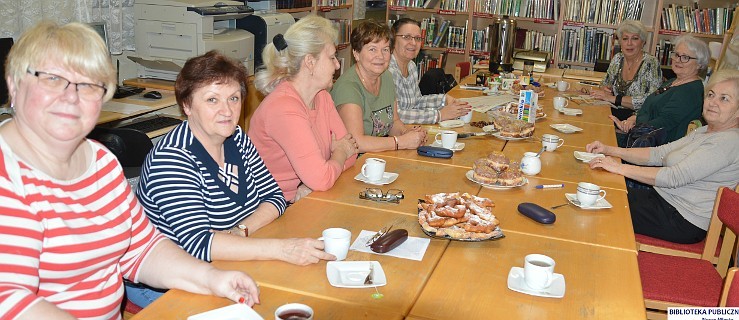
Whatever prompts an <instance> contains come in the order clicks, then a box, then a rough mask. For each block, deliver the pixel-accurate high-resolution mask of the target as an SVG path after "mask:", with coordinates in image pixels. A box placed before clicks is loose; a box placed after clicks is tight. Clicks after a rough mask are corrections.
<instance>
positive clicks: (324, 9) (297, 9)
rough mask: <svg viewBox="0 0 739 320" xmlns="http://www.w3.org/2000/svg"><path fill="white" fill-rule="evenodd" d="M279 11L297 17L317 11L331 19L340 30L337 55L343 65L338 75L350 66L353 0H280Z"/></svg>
mask: <svg viewBox="0 0 739 320" xmlns="http://www.w3.org/2000/svg"><path fill="white" fill-rule="evenodd" d="M277 12H282V13H289V14H291V15H292V16H293V17H294V18H295V19H300V18H302V17H305V16H307V15H309V14H313V13H315V14H317V15H320V16H322V17H324V18H326V19H329V20H331V21H332V22H333V23H334V27H335V28H336V29H337V30H338V31H339V45H338V46H337V55H338V57H339V60H340V61H341V65H342V68H341V70H340V72H337V74H336V77H338V76H339V75H340V74H341V73H342V72H343V70H344V67H345V66H346V67H348V66H349V64H350V61H351V48H350V46H349V35H350V33H351V30H352V20H354V6H353V0H278V1H277Z"/></svg>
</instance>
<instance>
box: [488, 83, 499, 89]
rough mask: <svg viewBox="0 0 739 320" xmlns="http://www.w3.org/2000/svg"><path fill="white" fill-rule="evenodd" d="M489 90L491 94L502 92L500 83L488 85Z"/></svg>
mask: <svg viewBox="0 0 739 320" xmlns="http://www.w3.org/2000/svg"><path fill="white" fill-rule="evenodd" d="M488 89H489V90H490V92H498V90H500V82H497V81H493V82H490V83H488Z"/></svg>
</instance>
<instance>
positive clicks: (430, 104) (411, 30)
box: [390, 18, 472, 124]
mask: <svg viewBox="0 0 739 320" xmlns="http://www.w3.org/2000/svg"><path fill="white" fill-rule="evenodd" d="M391 31H392V34H393V38H392V40H391V42H392V45H391V46H392V49H393V54H392V56H391V58H390V73H391V74H392V75H393V80H395V93H396V94H397V99H398V114H399V115H400V120H403V122H405V123H414V124H415V123H418V124H430V123H437V122H439V121H443V120H449V119H456V118H459V117H461V116H463V115H466V114H467V113H469V112H472V110H471V106H470V105H469V104H468V103H467V102H463V101H461V100H457V99H455V98H454V97H452V96H450V95H447V94H430V95H425V96H422V95H421V89H419V87H418V69H417V67H416V63H415V62H413V59H415V58H416V56H418V52H419V51H421V45H423V37H422V36H421V24H420V23H419V22H418V21H416V20H413V19H409V18H401V19H398V21H395V23H394V24H393V27H392V28H391Z"/></svg>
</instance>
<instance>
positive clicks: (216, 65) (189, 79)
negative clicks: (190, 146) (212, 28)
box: [174, 50, 248, 107]
mask: <svg viewBox="0 0 739 320" xmlns="http://www.w3.org/2000/svg"><path fill="white" fill-rule="evenodd" d="M247 76H248V74H247V71H246V68H244V65H243V64H242V63H240V62H238V61H236V60H234V59H231V58H229V57H227V56H225V55H223V54H222V53H220V52H218V51H216V50H211V51H208V52H207V53H206V54H204V55H202V56H197V57H193V58H190V59H189V60H187V62H185V66H184V67H182V70H180V74H178V75H177V80H176V81H175V84H174V95H175V98H177V104H179V105H180V106H181V107H185V106H189V105H190V104H191V103H192V94H193V92H195V90H198V89H200V88H202V87H204V86H207V85H209V84H211V83H214V82H219V83H227V82H230V81H234V82H236V83H238V84H239V86H241V99H245V98H246V77H247Z"/></svg>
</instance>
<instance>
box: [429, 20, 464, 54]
mask: <svg viewBox="0 0 739 320" xmlns="http://www.w3.org/2000/svg"><path fill="white" fill-rule="evenodd" d="M467 24H468V22H467V21H465V24H464V27H459V26H452V21H451V20H445V19H441V18H439V19H437V18H436V17H430V18H424V19H423V20H421V35H422V36H423V38H424V39H425V40H424V43H423V44H424V45H425V46H427V47H440V46H441V45H442V44H446V47H447V48H456V49H464V43H465V35H466V34H467ZM444 37H446V42H444Z"/></svg>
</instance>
